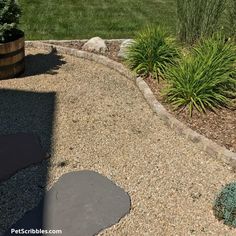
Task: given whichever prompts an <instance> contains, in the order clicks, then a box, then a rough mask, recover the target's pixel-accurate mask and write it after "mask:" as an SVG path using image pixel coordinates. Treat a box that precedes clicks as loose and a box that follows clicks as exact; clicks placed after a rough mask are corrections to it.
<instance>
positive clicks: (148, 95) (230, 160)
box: [26, 40, 236, 170]
mask: <svg viewBox="0 0 236 236" xmlns="http://www.w3.org/2000/svg"><path fill="white" fill-rule="evenodd" d="M47 42H48V41H47ZM50 42H53V40H52V41H50ZM54 42H55V40H54ZM26 46H29V47H34V48H42V49H45V50H50V49H52V48H55V49H56V50H57V51H58V52H59V53H62V54H63V53H64V54H68V55H73V56H75V57H79V58H84V59H88V60H91V61H95V62H97V63H100V64H102V65H105V66H107V67H109V68H111V69H113V70H115V71H117V72H119V73H120V74H121V75H123V76H125V77H127V78H128V79H132V80H135V79H136V85H137V86H138V88H139V89H140V91H141V92H142V94H143V96H144V97H145V99H146V100H147V102H148V104H149V105H150V107H151V109H152V110H153V111H154V112H155V113H156V114H157V115H158V116H159V117H160V118H161V119H162V120H163V121H164V123H165V124H166V125H167V126H169V127H170V128H172V129H174V130H175V131H176V132H177V133H178V134H180V135H182V136H185V137H186V138H187V139H188V140H190V141H192V142H193V143H199V144H200V146H201V147H202V149H203V150H204V151H206V152H207V153H208V154H210V155H211V156H213V157H216V158H218V159H219V160H221V161H223V162H224V163H226V164H229V165H230V166H231V167H232V168H233V170H236V153H234V152H231V151H229V150H228V149H226V148H225V147H222V146H220V145H218V144H216V143H215V142H213V141H212V140H210V139H208V138H206V137H205V136H203V135H201V134H199V133H197V132H195V131H193V130H192V129H190V128H189V127H188V126H186V125H185V124H183V123H182V122H180V121H179V120H177V119H176V118H175V117H173V116H172V115H171V114H170V113H169V112H167V110H166V109H165V108H164V106H162V104H160V103H159V102H158V101H157V99H156V98H155V96H154V94H153V92H152V91H151V89H150V88H149V86H148V85H147V83H146V82H145V81H144V80H143V79H142V78H141V77H138V78H136V76H135V75H134V74H133V73H132V72H131V71H130V70H129V69H127V68H125V67H124V65H122V64H121V63H118V62H115V61H113V60H111V59H109V58H107V57H105V56H102V55H97V54H94V53H89V52H85V51H80V50H77V49H72V48H68V47H62V46H57V45H52V44H50V43H45V41H26Z"/></svg>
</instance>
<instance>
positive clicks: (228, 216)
mask: <svg viewBox="0 0 236 236" xmlns="http://www.w3.org/2000/svg"><path fill="white" fill-rule="evenodd" d="M213 212H214V215H215V216H216V218H217V219H219V220H223V221H224V223H225V224H226V225H229V226H233V227H236V182H233V183H230V184H228V185H226V186H225V187H224V188H223V189H222V190H221V192H220V193H219V194H218V195H217V197H216V199H215V201H214V205H213Z"/></svg>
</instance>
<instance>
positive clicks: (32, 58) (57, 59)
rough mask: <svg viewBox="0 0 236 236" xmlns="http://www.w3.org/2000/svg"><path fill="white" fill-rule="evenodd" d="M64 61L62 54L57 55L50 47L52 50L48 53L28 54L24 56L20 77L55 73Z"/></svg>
mask: <svg viewBox="0 0 236 236" xmlns="http://www.w3.org/2000/svg"><path fill="white" fill-rule="evenodd" d="M65 63H66V61H64V60H63V56H61V55H58V54H57V51H56V49H55V48H52V51H51V52H50V53H48V54H43V53H38V54H35V55H32V54H30V55H27V56H26V57H25V65H26V68H25V72H24V73H23V74H22V75H21V76H20V78H24V77H27V76H34V75H40V74H50V75H55V74H57V70H58V69H60V67H61V66H62V65H63V64H65Z"/></svg>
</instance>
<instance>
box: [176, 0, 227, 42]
mask: <svg viewBox="0 0 236 236" xmlns="http://www.w3.org/2000/svg"><path fill="white" fill-rule="evenodd" d="M225 3H226V0H177V17H178V32H179V38H180V40H181V41H182V42H184V43H187V44H194V43H195V42H196V41H197V40H199V39H200V38H201V37H206V36H211V35H212V34H213V33H214V32H215V31H217V29H218V28H219V26H218V23H219V20H220V17H221V15H222V13H223V12H224V9H225Z"/></svg>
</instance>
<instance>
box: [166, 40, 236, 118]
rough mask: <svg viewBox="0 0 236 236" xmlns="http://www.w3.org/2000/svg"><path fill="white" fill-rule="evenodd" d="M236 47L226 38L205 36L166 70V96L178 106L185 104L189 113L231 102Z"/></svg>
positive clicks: (235, 81)
mask: <svg viewBox="0 0 236 236" xmlns="http://www.w3.org/2000/svg"><path fill="white" fill-rule="evenodd" d="M235 64H236V48H235V45H234V44H233V43H231V42H225V40H224V38H222V37H217V38H210V39H207V40H202V41H201V42H200V43H199V44H198V45H196V46H195V47H194V48H193V50H192V52H191V53H190V54H188V55H187V56H182V58H181V60H179V61H178V63H177V65H175V66H173V67H171V68H170V69H169V70H168V71H167V72H166V79H167V81H168V86H167V88H166V90H165V91H164V94H165V96H166V100H167V101H168V102H170V103H171V104H172V105H173V106H174V107H175V108H176V109H178V108H181V107H182V108H185V109H188V110H189V113H190V115H192V111H193V109H194V108H196V109H197V110H198V111H200V112H206V110H207V109H209V110H215V108H219V107H223V106H226V107H229V106H232V104H233V103H232V101H233V99H234V98H235V96H236V79H235Z"/></svg>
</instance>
